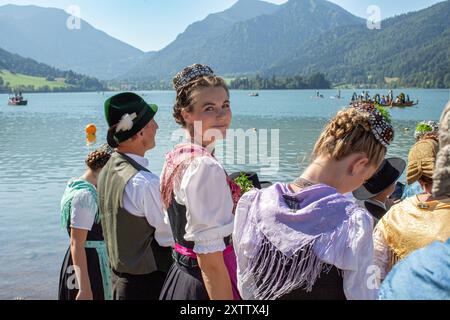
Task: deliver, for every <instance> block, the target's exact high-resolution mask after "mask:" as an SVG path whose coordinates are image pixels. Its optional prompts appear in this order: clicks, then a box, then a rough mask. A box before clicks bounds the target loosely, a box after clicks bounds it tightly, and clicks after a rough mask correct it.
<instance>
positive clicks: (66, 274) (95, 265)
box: [58, 248, 105, 300]
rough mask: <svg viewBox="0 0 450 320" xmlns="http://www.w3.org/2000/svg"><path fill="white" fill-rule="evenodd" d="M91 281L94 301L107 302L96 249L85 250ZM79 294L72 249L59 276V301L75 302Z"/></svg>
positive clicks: (68, 251)
mask: <svg viewBox="0 0 450 320" xmlns="http://www.w3.org/2000/svg"><path fill="white" fill-rule="evenodd" d="M85 250H86V260H87V268H88V273H89V280H90V283H91V289H92V296H93V298H94V300H105V297H104V292H103V278H102V273H101V270H100V263H99V258H98V254H97V250H96V249H85ZM77 294H78V289H77V288H76V276H75V269H74V267H73V261H72V254H71V253H70V248H69V249H68V250H67V253H66V256H65V258H64V262H63V265H62V267H61V273H60V276H59V293H58V299H59V300H75V299H76V297H77Z"/></svg>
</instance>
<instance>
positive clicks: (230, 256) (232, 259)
mask: <svg viewBox="0 0 450 320" xmlns="http://www.w3.org/2000/svg"><path fill="white" fill-rule="evenodd" d="M175 251H176V252H178V253H179V254H182V255H183V256H186V257H189V258H192V259H197V254H196V253H195V252H194V250H192V249H188V248H186V247H183V246H181V245H179V244H175ZM223 260H224V262H225V266H226V267H227V270H228V275H229V276H230V280H231V287H232V289H233V298H234V300H241V296H240V295H239V290H238V288H237V263H236V255H235V253H234V248H233V246H232V245H229V246H228V247H226V248H225V250H224V251H223Z"/></svg>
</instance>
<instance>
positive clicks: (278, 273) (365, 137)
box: [233, 104, 393, 300]
mask: <svg viewBox="0 0 450 320" xmlns="http://www.w3.org/2000/svg"><path fill="white" fill-rule="evenodd" d="M374 119H376V120H374ZM375 130H376V131H375ZM374 132H379V134H378V135H375V134H374ZM344 139H345V141H346V143H342V140H344ZM392 139H393V129H392V126H391V125H390V124H389V123H388V122H387V121H386V119H385V118H384V117H383V116H382V115H381V114H380V113H379V112H378V111H377V110H376V109H374V108H373V107H371V106H370V105H368V104H363V105H359V106H357V107H352V108H348V109H345V110H342V111H340V112H339V113H338V114H337V115H336V117H335V118H334V119H333V120H331V121H330V123H329V124H328V126H327V127H326V128H325V130H324V131H323V132H322V135H321V136H320V138H319V140H318V141H317V143H316V146H315V149H314V162H313V163H312V164H311V165H310V166H309V167H308V168H307V169H306V171H305V172H304V173H303V174H302V176H301V177H300V178H298V179H297V180H296V181H295V182H293V183H292V184H286V183H276V184H274V185H273V186H271V187H270V188H267V189H265V190H255V189H254V190H252V191H250V192H248V193H246V194H244V195H243V197H242V199H241V200H240V202H239V205H238V208H237V210H236V221H235V227H234V232H233V243H234V246H235V250H236V256H237V261H238V284H239V289H240V292H241V295H242V297H243V298H244V299H261V300H266V299H310V298H311V299H344V298H346V299H375V298H376V296H377V294H378V292H377V284H376V283H371V281H370V280H371V278H370V273H371V270H370V268H371V266H372V265H373V242H372V230H373V219H372V217H371V216H370V214H369V213H368V212H367V210H365V209H363V208H361V207H359V206H358V205H357V204H356V203H355V202H354V201H353V200H351V199H349V198H347V197H346V196H344V194H346V193H349V192H351V191H354V190H356V189H357V188H358V187H360V186H361V185H362V184H363V182H364V181H366V180H367V179H369V178H370V177H371V176H372V175H373V174H374V173H375V172H376V171H377V169H378V168H379V166H380V164H381V162H382V161H383V159H384V156H385V153H386V147H387V146H388V145H389V144H390V143H391V142H392ZM355 234H358V235H359V236H358V237H355V236H354V235H355Z"/></svg>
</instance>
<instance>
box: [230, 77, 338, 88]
mask: <svg viewBox="0 0 450 320" xmlns="http://www.w3.org/2000/svg"><path fill="white" fill-rule="evenodd" d="M330 88H331V83H330V81H328V80H327V79H326V77H325V75H324V74H322V73H314V74H312V75H310V76H309V77H304V76H302V75H296V76H292V77H290V76H272V77H267V78H266V77H262V76H260V75H257V76H256V77H252V78H249V77H243V78H236V79H234V80H232V81H231V82H230V89H236V90H290V89H330Z"/></svg>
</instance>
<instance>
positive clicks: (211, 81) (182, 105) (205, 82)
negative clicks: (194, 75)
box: [173, 76, 230, 127]
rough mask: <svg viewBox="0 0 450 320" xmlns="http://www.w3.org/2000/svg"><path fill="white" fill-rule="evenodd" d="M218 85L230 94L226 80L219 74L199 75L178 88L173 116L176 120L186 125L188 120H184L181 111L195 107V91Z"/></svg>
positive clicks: (189, 110)
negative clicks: (218, 75)
mask: <svg viewBox="0 0 450 320" xmlns="http://www.w3.org/2000/svg"><path fill="white" fill-rule="evenodd" d="M217 87H222V88H224V89H225V90H226V92H227V94H228V95H229V94H230V91H229V89H228V86H227V84H226V82H225V80H223V79H222V78H220V77H217V76H203V77H199V78H198V79H196V80H194V81H192V82H190V83H188V84H187V85H185V86H184V87H182V88H181V89H179V90H177V98H176V102H175V105H174V107H173V117H174V118H175V121H176V122H177V123H178V124H180V125H182V126H183V127H186V122H185V121H184V118H183V115H182V114H181V111H182V110H186V111H187V112H192V109H193V107H194V106H193V105H194V100H195V92H196V91H197V90H199V89H203V88H217Z"/></svg>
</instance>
